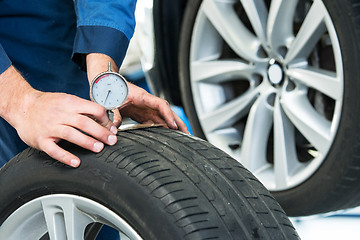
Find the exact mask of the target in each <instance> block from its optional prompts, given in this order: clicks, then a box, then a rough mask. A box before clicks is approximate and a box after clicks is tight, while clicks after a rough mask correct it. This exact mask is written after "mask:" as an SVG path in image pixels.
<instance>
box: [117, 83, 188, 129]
mask: <svg viewBox="0 0 360 240" xmlns="http://www.w3.org/2000/svg"><path fill="white" fill-rule="evenodd" d="M128 85H129V96H128V99H127V100H126V101H125V103H124V104H123V106H121V107H120V113H121V115H122V116H123V117H129V118H131V119H133V120H134V121H136V122H138V123H155V124H163V123H165V124H166V125H167V126H168V127H169V128H171V129H178V130H180V131H182V132H184V133H189V131H188V130H187V127H186V125H185V123H184V122H183V121H182V120H181V119H180V118H179V117H178V116H177V115H176V114H175V113H174V112H173V111H172V110H171V108H170V105H169V103H168V102H167V101H165V100H164V99H161V98H158V97H156V96H154V95H151V94H149V93H148V92H146V91H145V90H144V89H142V88H139V87H137V86H135V85H134V84H131V83H128Z"/></svg>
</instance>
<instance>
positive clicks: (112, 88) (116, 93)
mask: <svg viewBox="0 0 360 240" xmlns="http://www.w3.org/2000/svg"><path fill="white" fill-rule="evenodd" d="M128 93H129V87H128V85H127V82H126V80H125V78H124V77H123V76H122V75H120V74H119V73H116V72H113V71H111V64H110V62H109V69H108V70H107V71H106V72H103V73H100V74H99V75H98V76H96V77H95V78H94V80H93V81H92V83H91V85H90V97H91V100H92V101H94V102H96V103H98V104H100V105H102V106H103V107H104V108H105V109H106V110H108V114H109V115H110V116H109V117H110V118H112V117H113V116H112V111H111V110H113V109H116V108H119V107H120V106H121V105H122V104H123V103H124V102H125V101H126V99H127V96H128ZM111 120H113V119H111Z"/></svg>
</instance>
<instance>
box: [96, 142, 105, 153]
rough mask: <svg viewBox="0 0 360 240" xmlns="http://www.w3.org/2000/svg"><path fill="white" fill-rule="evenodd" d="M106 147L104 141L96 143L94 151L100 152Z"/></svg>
mask: <svg viewBox="0 0 360 240" xmlns="http://www.w3.org/2000/svg"><path fill="white" fill-rule="evenodd" d="M103 148H104V144H103V143H102V142H96V143H94V151H95V152H100V151H101V150H102V149H103Z"/></svg>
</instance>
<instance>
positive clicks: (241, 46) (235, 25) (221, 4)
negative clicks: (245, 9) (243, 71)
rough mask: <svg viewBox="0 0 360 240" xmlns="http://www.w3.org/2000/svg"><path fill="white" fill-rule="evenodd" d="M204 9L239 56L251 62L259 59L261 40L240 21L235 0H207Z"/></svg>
mask: <svg viewBox="0 0 360 240" xmlns="http://www.w3.org/2000/svg"><path fill="white" fill-rule="evenodd" d="M202 10H203V11H204V13H205V14H206V16H207V18H208V19H209V20H210V22H211V23H212V24H213V26H214V27H215V28H216V30H217V31H218V32H219V34H220V35H221V36H222V37H223V39H224V40H225V41H226V42H227V43H228V44H229V46H230V47H231V48H232V49H233V50H234V51H235V52H236V53H237V54H238V55H239V56H241V57H242V58H244V59H245V60H247V61H249V62H253V61H257V60H258V57H257V55H256V54H257V51H258V49H259V46H260V41H259V40H258V39H257V38H256V37H255V36H254V35H253V34H252V33H251V32H250V31H249V30H248V29H247V28H246V27H245V26H244V24H243V23H242V22H241V21H240V19H239V17H238V16H237V15H236V13H235V10H234V8H233V2H229V1H216V0H205V1H204V3H203V5H202Z"/></svg>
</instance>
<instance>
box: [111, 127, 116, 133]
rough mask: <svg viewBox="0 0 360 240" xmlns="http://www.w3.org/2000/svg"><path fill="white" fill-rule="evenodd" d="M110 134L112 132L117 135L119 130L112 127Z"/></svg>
mask: <svg viewBox="0 0 360 240" xmlns="http://www.w3.org/2000/svg"><path fill="white" fill-rule="evenodd" d="M110 132H112V133H113V134H116V133H117V128H116V127H115V126H111V128H110Z"/></svg>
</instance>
